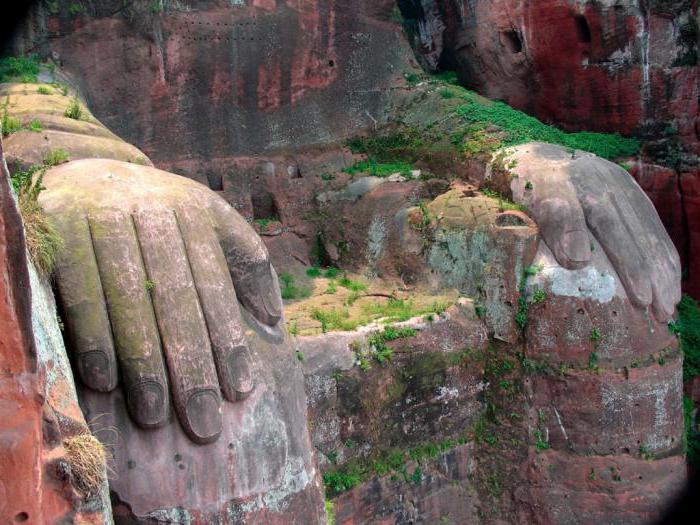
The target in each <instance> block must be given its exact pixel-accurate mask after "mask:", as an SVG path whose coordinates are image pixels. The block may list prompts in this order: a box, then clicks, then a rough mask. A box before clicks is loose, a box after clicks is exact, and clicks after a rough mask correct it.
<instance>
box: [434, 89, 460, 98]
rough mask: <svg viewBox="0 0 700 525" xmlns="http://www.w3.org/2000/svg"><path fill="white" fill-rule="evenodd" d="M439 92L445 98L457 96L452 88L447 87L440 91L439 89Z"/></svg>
mask: <svg viewBox="0 0 700 525" xmlns="http://www.w3.org/2000/svg"><path fill="white" fill-rule="evenodd" d="M438 93H440V96H441V97H442V98H445V99H450V98H455V96H456V95H455V94H454V92H453V91H452V90H450V89H447V88H445V89H441V90H440V91H438Z"/></svg>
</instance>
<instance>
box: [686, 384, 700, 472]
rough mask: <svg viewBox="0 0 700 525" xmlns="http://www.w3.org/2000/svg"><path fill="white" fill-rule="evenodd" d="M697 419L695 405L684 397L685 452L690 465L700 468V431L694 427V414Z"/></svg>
mask: <svg viewBox="0 0 700 525" xmlns="http://www.w3.org/2000/svg"><path fill="white" fill-rule="evenodd" d="M694 412H695V418H697V417H698V416H697V408H696V407H695V403H693V400H692V399H690V398H689V397H688V396H684V397H683V416H684V420H685V452H686V454H687V458H688V463H689V464H690V465H694V466H700V429H698V428H697V426H696V427H693V413H694Z"/></svg>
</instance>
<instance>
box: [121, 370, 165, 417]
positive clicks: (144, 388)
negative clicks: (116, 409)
mask: <svg viewBox="0 0 700 525" xmlns="http://www.w3.org/2000/svg"><path fill="white" fill-rule="evenodd" d="M129 405H130V407H131V413H132V417H133V418H134V420H135V421H136V423H137V424H138V425H139V426H141V427H144V428H153V427H157V426H160V425H162V424H163V423H165V420H166V418H167V407H166V406H165V395H164V392H163V386H162V385H160V384H159V383H156V382H155V381H149V382H147V383H141V384H139V385H136V386H135V387H133V388H132V389H131V390H130V391H129Z"/></svg>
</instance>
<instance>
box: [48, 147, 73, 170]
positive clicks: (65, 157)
mask: <svg viewBox="0 0 700 525" xmlns="http://www.w3.org/2000/svg"><path fill="white" fill-rule="evenodd" d="M69 160H70V153H68V152H67V151H66V150H64V149H60V148H58V149H52V150H51V151H49V152H48V153H47V154H46V156H45V157H44V164H46V165H47V166H58V165H59V164H63V163H64V162H68V161H69Z"/></svg>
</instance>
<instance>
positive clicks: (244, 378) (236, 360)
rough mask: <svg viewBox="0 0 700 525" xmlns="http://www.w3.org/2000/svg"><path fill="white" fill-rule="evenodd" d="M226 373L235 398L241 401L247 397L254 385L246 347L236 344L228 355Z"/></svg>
mask: <svg viewBox="0 0 700 525" xmlns="http://www.w3.org/2000/svg"><path fill="white" fill-rule="evenodd" d="M227 365H228V375H229V378H230V381H231V387H232V389H233V390H234V391H235V400H236V401H241V400H243V399H245V398H246V397H248V396H249V395H250V393H251V392H252V391H253V388H254V387H255V385H254V384H253V378H252V375H251V371H250V368H251V366H250V354H249V351H248V347H246V346H243V345H241V346H238V347H236V348H234V349H233V350H232V351H231V354H230V355H229V357H228V363H227Z"/></svg>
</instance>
